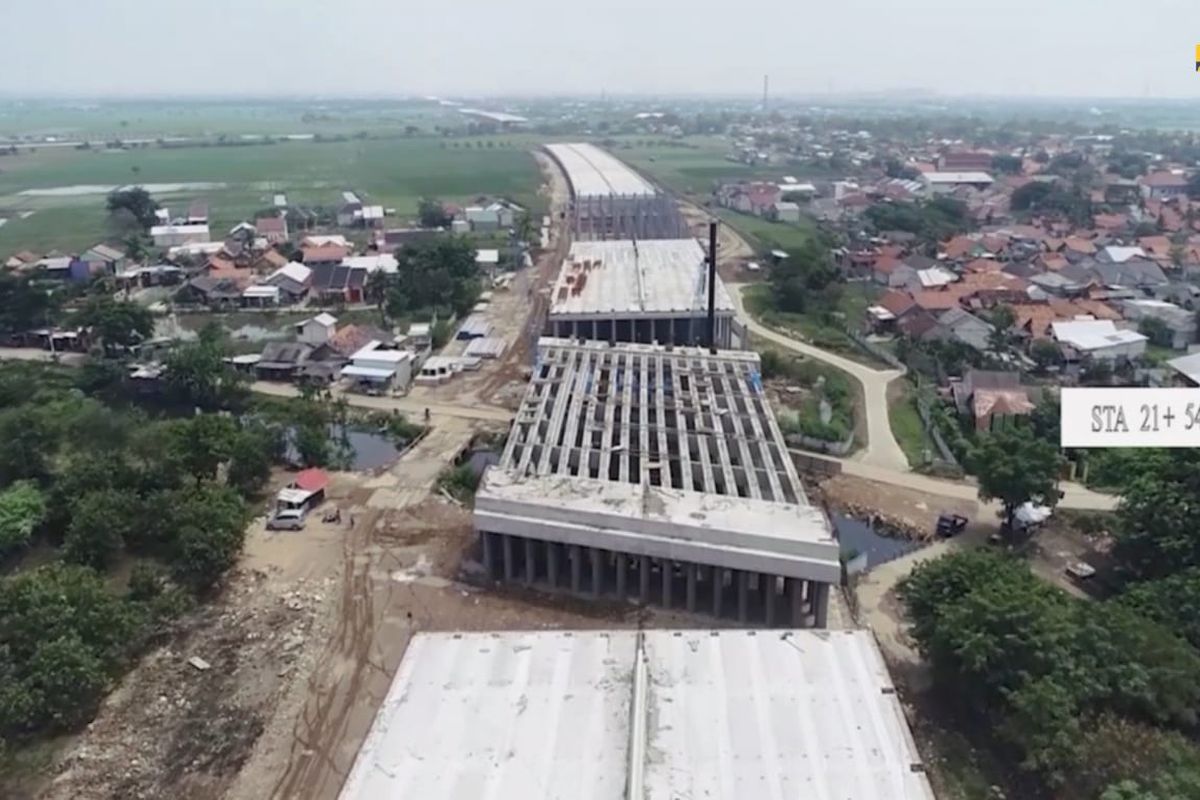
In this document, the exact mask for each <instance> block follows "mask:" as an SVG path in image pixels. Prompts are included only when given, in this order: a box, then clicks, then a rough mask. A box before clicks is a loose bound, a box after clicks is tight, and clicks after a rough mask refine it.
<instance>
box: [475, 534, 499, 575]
mask: <svg viewBox="0 0 1200 800" xmlns="http://www.w3.org/2000/svg"><path fill="white" fill-rule="evenodd" d="M479 542H480V544H481V545H483V570H484V574H486V575H487V576H488V578H489V579H491V578H495V577H496V553H495V552H494V545H493V543H492V534H490V533H487V532H486V531H485V532H482V533H480V534H479Z"/></svg>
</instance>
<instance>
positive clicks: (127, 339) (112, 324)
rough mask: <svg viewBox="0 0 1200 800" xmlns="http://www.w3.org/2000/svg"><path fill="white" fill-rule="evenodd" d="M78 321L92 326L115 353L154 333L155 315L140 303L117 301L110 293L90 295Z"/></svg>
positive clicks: (110, 353) (111, 353) (106, 351)
mask: <svg viewBox="0 0 1200 800" xmlns="http://www.w3.org/2000/svg"><path fill="white" fill-rule="evenodd" d="M76 321H77V322H78V323H79V324H80V325H82V326H84V327H88V328H91V329H92V330H93V332H94V333H95V334H96V336H98V337H99V339H100V341H101V342H102V343H103V345H104V352H105V354H106V355H109V356H113V355H116V353H117V352H118V351H119V349H120V348H122V347H131V346H133V345H135V344H137V343H139V342H141V341H143V340H145V339H148V338H150V335H151V334H152V333H154V317H153V315H152V314H151V313H150V311H149V310H148V309H146V308H145V307H143V306H140V305H138V304H137V303H127V302H122V301H119V300H114V299H113V298H112V297H111V296H109V295H96V296H93V297H90V298H88V301H87V304H86V305H84V307H83V308H82V309H81V310H80V311H79V313H78V315H77V316H76Z"/></svg>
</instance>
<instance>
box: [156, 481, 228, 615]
mask: <svg viewBox="0 0 1200 800" xmlns="http://www.w3.org/2000/svg"><path fill="white" fill-rule="evenodd" d="M170 502H171V507H172V508H173V513H172V515H171V516H170V517H169V521H170V524H171V525H172V526H173V529H174V530H175V531H176V536H175V539H174V541H173V542H172V544H171V546H170V555H169V561H170V564H171V569H172V572H173V573H174V574H175V577H176V578H177V579H178V580H179V581H180V582H181V583H183V584H185V585H186V586H189V587H191V588H192V589H194V590H196V591H203V590H206V589H208V588H210V587H212V586H213V585H214V584H215V583H216V582H217V581H218V580H219V579H220V578H221V576H222V575H223V574H224V573H225V571H226V570H228V569H229V568H230V567H232V566H233V565H234V564H235V563H236V561H237V556H238V553H239V552H240V551H241V548H242V542H243V541H244V540H245V535H246V523H247V517H248V513H247V509H246V504H245V503H244V502H243V501H242V499H241V497H239V496H238V494H237V492H236V491H235V490H233V489H232V488H230V487H225V486H216V485H214V484H204V485H200V486H195V487H189V488H186V489H181V490H179V491H177V492H175V493H174V494H173V495H171V497H170Z"/></svg>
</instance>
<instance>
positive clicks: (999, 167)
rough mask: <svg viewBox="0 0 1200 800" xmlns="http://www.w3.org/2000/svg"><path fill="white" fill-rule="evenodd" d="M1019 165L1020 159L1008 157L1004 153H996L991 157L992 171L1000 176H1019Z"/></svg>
mask: <svg viewBox="0 0 1200 800" xmlns="http://www.w3.org/2000/svg"><path fill="white" fill-rule="evenodd" d="M1021 164H1022V162H1021V159H1020V158H1019V157H1017V156H1010V155H1006V154H1004V153H997V154H996V155H994V156H992V171H993V172H997V173H1000V174H1002V175H1020V174H1021Z"/></svg>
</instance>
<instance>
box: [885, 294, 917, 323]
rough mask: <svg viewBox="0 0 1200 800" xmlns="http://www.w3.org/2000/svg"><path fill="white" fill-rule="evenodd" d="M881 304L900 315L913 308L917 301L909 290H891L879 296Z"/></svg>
mask: <svg viewBox="0 0 1200 800" xmlns="http://www.w3.org/2000/svg"><path fill="white" fill-rule="evenodd" d="M879 305H881V306H883V307H884V308H886V309H887V310H888V311H890V312H892V313H893V314H895V315H896V316H897V317H900V316H903V315H904V314H905V313H906V312H907V311H909V310H910V309H911V308H913V307H914V306H915V305H916V303H915V302H914V301H913V298H912V295H910V294H909V293H908V292H897V291H890V292H886V293H884V295H883V297H881V298H879Z"/></svg>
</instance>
